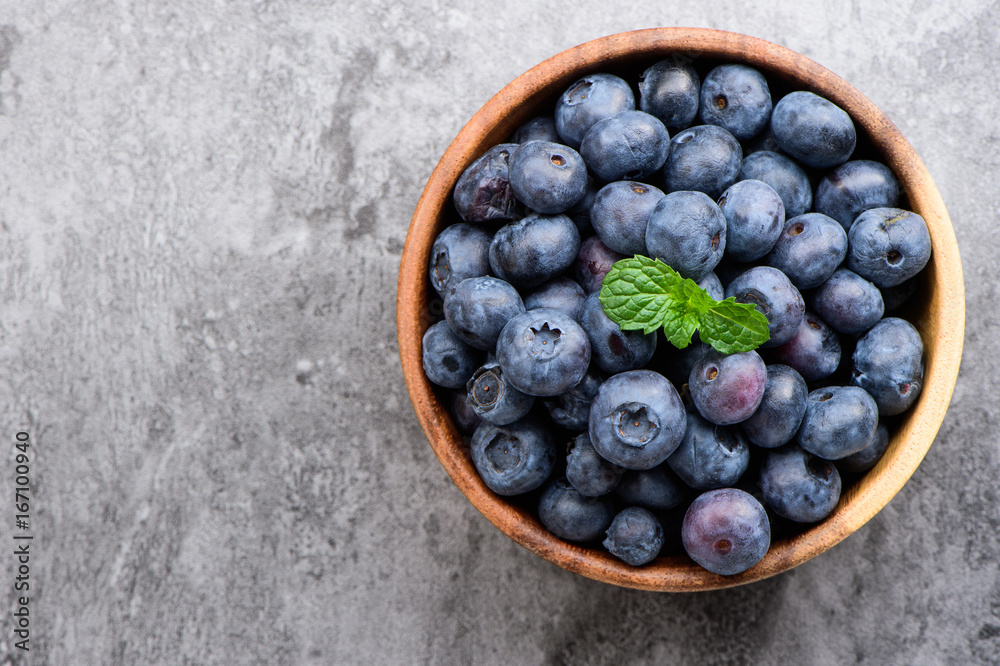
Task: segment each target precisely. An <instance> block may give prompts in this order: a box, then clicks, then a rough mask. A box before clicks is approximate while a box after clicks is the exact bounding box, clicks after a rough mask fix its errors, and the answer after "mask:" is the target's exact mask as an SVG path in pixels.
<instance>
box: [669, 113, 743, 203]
mask: <svg viewBox="0 0 1000 666" xmlns="http://www.w3.org/2000/svg"><path fill="white" fill-rule="evenodd" d="M742 164H743V149H742V148H740V142H739V141H737V140H736V137H734V136H733V135H732V134H730V133H729V132H728V131H726V130H724V129H723V128H721V127H717V126H716V125H698V126H695V127H689V128H688V129H686V130H683V131H681V132H678V133H677V134H675V135H674V137H673V138H672V139H670V151H669V152H668V153H667V161H666V163H664V165H663V181H664V186H665V189H666V191H667V192H677V191H681V190H695V191H698V192H704V193H705V194H707V195H709V196H710V197H712V198H713V199H718V198H719V195H721V194H722V193H723V192H725V191H726V188H728V187H729V186H730V185H732V184H733V183H735V182H736V180H737V178H738V177H739V174H740V167H741V166H742Z"/></svg>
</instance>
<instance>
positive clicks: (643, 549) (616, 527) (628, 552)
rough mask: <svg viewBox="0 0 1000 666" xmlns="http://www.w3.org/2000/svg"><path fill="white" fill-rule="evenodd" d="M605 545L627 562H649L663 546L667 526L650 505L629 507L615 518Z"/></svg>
mask: <svg viewBox="0 0 1000 666" xmlns="http://www.w3.org/2000/svg"><path fill="white" fill-rule="evenodd" d="M604 547H605V548H607V549H608V552H609V553H611V554H612V555H614V556H615V557H617V558H618V559H620V560H622V561H623V562H625V563H626V564H631V565H632V566H634V567H639V566H642V565H643V564H649V563H650V562H652V561H653V560H655V559H656V556H657V555H659V553H660V549H661V548H663V526H662V525H661V524H660V521H659V520H657V519H656V516H654V515H653V514H652V513H650V512H649V511H647V510H646V509H643V508H642V507H638V506H630V507H626V508H624V509H622V510H621V511H619V512H618V515H616V516H615V517H614V520H612V521H611V527H609V528H608V532H607V538H606V539H604Z"/></svg>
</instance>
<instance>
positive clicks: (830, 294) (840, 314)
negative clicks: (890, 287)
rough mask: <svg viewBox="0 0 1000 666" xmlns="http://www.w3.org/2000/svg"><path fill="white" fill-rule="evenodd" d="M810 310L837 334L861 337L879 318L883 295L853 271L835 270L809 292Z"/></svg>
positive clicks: (882, 312)
mask: <svg viewBox="0 0 1000 666" xmlns="http://www.w3.org/2000/svg"><path fill="white" fill-rule="evenodd" d="M811 301H812V308H813V310H814V311H815V312H816V314H818V315H819V316H820V317H822V319H823V321H825V322H826V323H827V324H829V325H830V327H831V328H832V329H833V330H835V331H837V332H838V333H844V334H846V335H860V334H861V333H864V332H865V331H867V330H868V329H870V328H871V327H872V326H874V325H875V324H876V323H878V321H879V320H880V319H881V318H882V315H883V314H884V313H885V305H884V303H883V301H882V292H881V291H879V288H878V287H876V286H875V285H873V284H872V283H871V282H869V281H868V280H866V279H864V278H863V277H861V276H860V275H858V274H857V273H855V272H854V271H851V270H848V269H846V268H838V269H837V270H836V271H834V272H833V275H831V276H830V278H829V279H828V280H827V281H826V282H824V283H823V284H821V285H820V286H819V287H817V288H816V290H815V291H814V292H813V293H812V296H811Z"/></svg>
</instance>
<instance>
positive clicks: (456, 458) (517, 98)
mask: <svg viewBox="0 0 1000 666" xmlns="http://www.w3.org/2000/svg"><path fill="white" fill-rule="evenodd" d="M668 56H680V57H685V58H691V59H693V60H692V62H693V64H694V65H695V66H696V67H697V68H699V69H700V68H701V65H702V64H704V65H706V66H710V65H712V64H714V63H715V62H722V61H726V62H739V63H745V64H748V65H751V66H753V67H757V68H758V69H760V70H761V71H762V72H764V74H765V75H766V76H767V77H768V80H769V83H770V84H771V88H772V95H773V97H774V99H775V100H777V99H778V98H779V97H780V96H781V94H782V93H786V92H789V91H791V90H795V89H803V90H811V91H813V92H815V93H817V94H819V95H821V96H824V97H826V98H828V99H830V100H831V101H833V102H834V103H835V104H837V105H839V106H840V107H841V108H843V109H844V110H846V111H847V112H848V113H849V114H850V115H851V116H852V118H853V119H854V122H855V125H856V126H857V129H858V146H859V147H858V150H857V151H856V152H855V156H854V157H855V158H857V157H863V156H870V157H873V158H875V159H879V160H881V161H883V162H884V163H885V164H887V165H888V166H889V167H890V168H891V169H892V170H893V171H894V172H895V174H896V176H897V177H898V179H899V182H900V185H901V188H902V191H903V199H902V201H901V204H900V205H901V207H905V208H908V209H910V210H913V211H915V212H917V213H919V214H920V215H922V216H923V218H924V219H925V220H926V221H927V225H928V227H929V228H930V236H931V243H932V246H933V252H932V256H931V260H930V263H929V265H928V267H927V268H926V269H925V271H924V272H923V274H922V276H923V277H922V278H921V279H922V292H921V294H922V296H921V297H920V299H919V302H918V303H917V304H915V305H914V306H913V307H912V309H911V311H910V312H908V314H907V317H908V318H909V319H910V320H911V321H912V322H913V323H914V324H915V325H916V326H917V328H918V329H919V330H920V333H921V336H922V338H923V341H924V345H925V349H926V363H927V365H926V374H925V384H924V388H923V391H922V394H921V396H920V398H919V400H918V402H917V403H916V404H915V405H914V406H913V407H912V408H911V409H910V410H909V411H908V412H907V413H906V415H905V417H903V418H902V419H901V420H900V421H899V422H898V424H896V426H895V429H894V430H893V432H892V436H891V441H890V443H889V448H888V450H887V451H886V453H885V455H884V456H883V457H882V459H881V460H880V462H879V463H878V464H877V465H876V466H875V467H874V468H873V469H871V470H870V471H869V472H868V473H867V474H865V475H864V476H863V477H861V478H860V479H858V480H857V481H856V482H855V483H853V485H850V486H849V487H845V489H844V493H843V494H842V496H841V498H840V503H839V505H838V506H837V508H836V510H835V511H834V513H833V514H832V515H831V516H830V517H828V518H827V519H826V520H824V521H822V522H820V523H818V524H816V525H813V526H809V527H807V528H805V529H804V530H803V531H801V532H800V533H797V534H794V535H791V536H786V537H780V538H777V539H775V540H774V541H773V542H772V544H771V548H770V550H769V551H768V553H767V555H766V556H765V557H764V559H763V560H761V562H759V563H758V564H757V565H756V566H754V567H753V568H751V569H749V570H747V571H745V572H743V573H742V574H739V575H736V576H718V575H715V574H712V573H709V572H708V571H706V570H704V569H702V568H701V567H699V566H698V565H696V564H694V563H693V562H692V561H691V560H689V559H688V558H686V557H683V556H676V557H660V558H658V559H657V560H656V561H654V562H653V563H651V564H649V565H646V566H644V567H638V568H636V567H631V566H629V565H627V564H625V563H623V562H621V561H619V560H618V559H616V558H614V557H613V556H611V555H609V554H608V553H606V552H603V551H601V550H598V549H593V548H587V547H582V546H580V545H576V544H572V543H568V542H566V541H563V540H561V539H559V538H557V537H555V536H553V535H552V534H550V533H549V532H548V531H547V530H546V529H545V528H544V527H543V526H542V525H541V523H540V522H539V521H538V519H537V518H536V517H535V516H534V515H533V514H532V512H531V511H530V510H529V509H526V508H524V507H523V506H519V505H518V504H517V503H516V502H512V501H511V500H509V499H507V498H503V497H500V496H498V495H496V494H494V493H493V492H492V491H490V490H489V489H488V488H487V487H486V486H485V485H484V484H483V482H482V481H481V479H480V477H479V475H478V474H477V473H476V470H475V468H474V467H473V465H472V462H471V460H470V458H469V455H468V447H467V446H466V445H465V444H464V442H463V440H462V437H461V436H460V435H459V432H458V431H457V429H456V427H455V425H454V424H453V422H452V419H451V417H450V416H449V414H448V411H447V409H446V406H444V405H442V404H441V402H440V401H439V400H438V398H437V397H436V395H435V391H434V387H433V386H432V384H431V383H430V382H429V381H428V380H427V378H426V377H425V375H424V372H423V369H422V365H421V337H422V336H423V333H424V331H425V330H426V329H427V328H428V326H430V325H431V324H432V323H433V322H434V321H435V316H436V315H439V314H440V301H439V300H437V297H436V295H435V294H433V290H431V289H430V287H429V285H428V262H429V260H430V249H431V245H432V243H433V242H434V238H435V236H436V235H437V234H438V232H440V231H441V230H442V229H443V228H444V227H445V226H447V225H448V224H451V223H454V222H458V221H460V219H459V218H458V216H457V213H455V211H454V206H453V204H452V199H451V192H452V188H453V186H454V184H455V182H456V180H457V179H458V177H459V175H460V174H461V173H462V171H463V170H464V169H465V168H466V167H467V166H468V165H469V164H470V163H471V162H472V161H473V160H474V159H475V158H477V157H478V156H479V155H481V154H482V153H483V152H485V151H486V150H487V149H488V148H490V147H492V146H493V145H495V144H497V143H501V142H503V141H505V140H507V139H508V137H509V136H510V135H511V133H512V132H513V130H514V129H516V128H517V127H518V126H519V125H520V124H521V123H523V122H525V121H526V120H528V119H529V118H531V117H533V116H534V115H537V114H539V113H547V112H550V111H551V110H552V108H553V104H554V101H555V99H556V98H557V97H558V96H559V94H560V93H562V91H563V90H565V89H566V88H567V87H568V86H569V85H570V84H571V83H573V82H574V81H576V80H577V79H578V78H579V77H581V76H583V75H584V74H588V73H593V72H598V71H607V72H611V73H616V74H618V75H620V76H623V77H624V78H625V79H626V80H627V81H630V82H633V83H634V82H637V81H638V79H639V75H640V74H641V73H642V72H643V71H644V69H645V68H646V67H648V66H649V65H651V64H653V63H654V62H656V61H657V60H660V59H663V58H666V57H668ZM702 73H704V72H702ZM396 308H397V311H396V323H397V327H398V336H399V352H400V358H401V361H402V366H403V374H404V376H405V378H406V384H407V388H408V390H409V393H410V398H411V400H412V401H413V407H414V410H415V411H416V414H417V418H418V419H419V421H420V424H421V426H422V427H423V429H424V433H425V434H426V436H427V440H428V442H429V443H430V445H431V448H432V449H433V450H434V452H435V454H437V457H438V459H439V460H440V461H441V464H442V465H443V466H444V468H445V471H447V473H448V474H449V475H450V476H451V478H452V479H453V480H454V482H455V484H456V485H457V486H458V487H459V489H460V490H461V491H462V492H463V493H464V494H465V496H466V497H467V498H468V499H469V501H470V502H472V504H473V505H475V507H476V508H477V509H478V510H479V511H480V512H482V514H483V515H484V516H486V518H488V519H489V520H490V521H491V522H492V523H493V524H494V525H496V526H497V527H498V528H500V529H501V530H502V531H503V532H504V533H506V534H507V535H508V536H510V537H511V538H512V539H514V540H515V541H516V542H517V543H519V544H521V545H522V546H524V547H525V548H527V549H528V550H530V551H531V552H533V553H535V554H537V555H539V556H540V557H543V558H545V559H547V560H549V561H550V562H553V563H554V564H557V565H559V566H561V567H563V568H564V569H567V570H569V571H572V572H575V573H578V574H580V575H583V576H587V577H589V578H593V579H595V580H600V581H604V582H607V583H612V584H615V585H621V586H624V587H630V588H636V589H644V590H660V591H694V590H711V589H718V588H723V587H730V586H735V585H740V584H744V583H749V582H751V581H756V580H760V579H763V578H767V577H769V576H773V575H775V574H778V573H781V572H783V571H787V570H788V569H791V568H792V567H794V566H796V565H798V564H801V563H803V562H805V561H807V560H809V559H811V558H813V557H816V556H817V555H819V554H820V553H822V552H824V551H825V550H827V549H828V548H830V547H832V546H834V545H835V544H837V543H839V542H840V541H841V540H843V539H844V538H846V537H847V536H848V535H850V534H851V533H853V532H854V531H855V530H857V529H858V528H859V527H861V526H862V525H864V524H865V523H866V522H867V521H868V520H869V519H871V518H872V516H874V515H875V514H876V513H877V512H878V511H879V510H880V509H882V507H884V506H885V505H886V503H888V501H889V500H890V499H892V497H893V496H894V495H895V494H896V493H897V492H899V489H900V488H902V487H903V484H904V483H906V481H907V479H909V478H910V475H911V474H913V472H914V470H915V469H916V468H917V465H919V464H920V461H921V460H922V459H923V457H924V455H925V454H926V453H927V450H928V448H929V447H930V445H931V443H932V442H933V441H934V437H935V435H936V434H937V431H938V428H939V427H940V425H941V422H942V420H943V418H944V415H945V411H946V410H947V408H948V403H949V401H950V400H951V395H952V392H953V390H954V387H955V381H956V378H957V376H958V367H959V362H960V360H961V357H962V343H963V331H964V326H965V294H964V285H963V282H962V267H961V260H960V258H959V255H958V245H957V242H956V240H955V234H954V230H953V229H952V226H951V221H950V220H949V218H948V213H947V211H946V210H945V207H944V202H943V201H942V200H941V196H940V194H939V193H938V190H937V188H936V186H935V185H934V182H933V181H932V180H931V177H930V175H929V174H928V172H927V169H926V168H925V167H924V165H923V163H922V162H921V161H920V158H919V157H918V156H917V154H916V152H915V151H914V150H913V148H912V146H910V144H909V143H908V142H907V140H906V139H905V138H904V137H903V135H902V134H901V133H900V131H899V129H898V128H897V127H896V126H895V125H893V123H892V122H890V121H889V119H888V118H886V116H885V115H883V113H882V112H881V111H879V110H878V109H877V108H876V107H875V105H874V104H872V103H871V102H870V101H868V100H867V99H866V98H865V97H864V96H863V95H861V93H859V92H858V91H857V90H855V89H854V88H853V87H852V86H851V85H850V84H849V83H847V82H846V81H844V80H843V79H841V78H839V77H837V76H836V75H834V74H833V73H831V72H829V71H828V70H826V69H824V68H823V67H821V66H820V65H818V64H816V63H815V62H813V61H811V60H809V59H808V58H806V57H804V56H802V55H799V54H798V53H795V52H793V51H790V50H788V49H786V48H783V47H781V46H777V45H775V44H771V43H769V42H766V41H763V40H760V39H756V38H753V37H748V36H745V35H740V34H735V33H730V32H722V31H718V30H703V29H692V28H657V29H651V30H640V31H636V32H627V33H622V34H617V35H612V36H609V37H604V38H601V39H597V40H594V41H591V42H587V43H585V44H582V45H580V46H577V47H574V48H571V49H569V50H568V51H564V52H563V53H560V54H559V55H557V56H554V57H552V58H550V59H548V60H546V61H545V62H543V63H541V64H539V65H537V66H535V67H533V68H532V69H530V70H528V71H527V72H525V73H524V74H522V75H521V76H519V77H518V78H517V79H515V80H514V81H513V82H511V83H510V84H509V85H507V86H506V87H505V88H503V90H501V91H500V92H498V93H497V94H496V95H495V96H494V97H493V98H492V99H490V100H489V101H488V102H487V103H486V104H485V105H484V106H483V107H482V108H481V109H480V110H479V111H478V112H477V113H476V114H475V115H474V116H473V117H472V119H471V120H470V121H469V122H468V124H467V125H466V126H465V127H464V128H463V129H462V131H461V132H459V134H458V136H457V137H456V138H455V140H454V141H453V142H452V144H451V145H450V146H449V147H448V149H447V151H446V152H445V154H444V156H443V157H442V158H441V161H440V162H439V163H438V165H437V167H436V168H435V169H434V171H433V173H432V174H431V176H430V179H429V180H428V182H427V186H426V187H425V189H424V191H423V194H422V195H421V197H420V200H419V201H418V202H417V207H416V210H415V212H414V214H413V219H412V220H411V222H410V229H409V232H408V234H407V237H406V244H405V247H404V249H403V256H402V261H401V265H400V272H399V285H398V292H397V300H396Z"/></svg>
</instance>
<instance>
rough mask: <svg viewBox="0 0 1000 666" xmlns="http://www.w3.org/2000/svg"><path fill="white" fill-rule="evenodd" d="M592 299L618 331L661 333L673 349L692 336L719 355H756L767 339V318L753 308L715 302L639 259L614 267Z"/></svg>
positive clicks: (672, 273) (689, 282)
mask: <svg viewBox="0 0 1000 666" xmlns="http://www.w3.org/2000/svg"><path fill="white" fill-rule="evenodd" d="M598 299H599V300H600V302H601V305H602V306H603V308H604V312H605V314H607V315H608V317H609V318H610V319H611V321H613V322H615V323H616V324H618V326H620V327H621V329H622V330H623V331H637V330H641V331H642V332H643V333H645V334H647V335H648V334H649V333H652V332H653V331H655V330H656V329H658V328H660V327H663V333H664V335H665V336H666V338H667V340H669V341H670V343H671V344H673V345H674V346H675V347H677V348H678V349H684V348H685V347H687V346H688V345H690V344H691V338H692V336H693V335H694V332H695V331H696V330H698V331H699V332H700V335H701V340H702V341H703V342H705V343H706V344H709V345H711V346H712V347H714V348H715V349H716V350H718V351H719V352H721V353H723V354H734V353H736V352H744V351H750V350H752V349H756V348H757V347H759V346H760V345H761V344H762V343H764V342H766V341H767V340H768V339H769V337H770V334H769V333H768V330H767V318H766V317H765V316H764V315H762V314H761V313H760V312H758V311H757V309H756V308H755V307H754V306H752V305H749V304H747V303H737V302H736V300H735V299H733V298H727V299H726V300H724V301H722V302H718V301H716V300H715V299H713V298H712V297H711V296H709V295H708V292H706V291H705V290H704V289H702V288H701V287H699V286H698V284H697V283H696V282H694V280H690V279H688V278H683V277H681V276H680V274H679V273H678V272H677V271H675V270H674V269H673V268H671V267H670V266H668V265H667V264H665V263H663V262H662V261H660V260H659V259H650V258H649V257H644V256H642V255H636V256H635V257H633V258H631V259H622V260H620V261H617V262H615V264H614V266H612V267H611V271H610V272H609V273H608V274H607V275H606V276H605V277H604V281H603V282H602V284H601V293H600V295H599V296H598Z"/></svg>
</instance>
